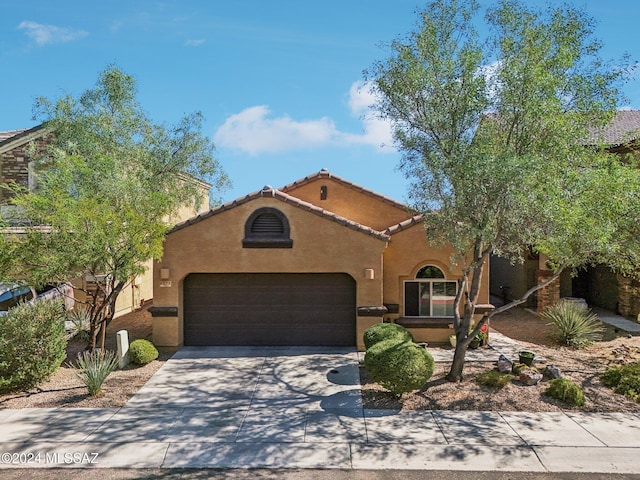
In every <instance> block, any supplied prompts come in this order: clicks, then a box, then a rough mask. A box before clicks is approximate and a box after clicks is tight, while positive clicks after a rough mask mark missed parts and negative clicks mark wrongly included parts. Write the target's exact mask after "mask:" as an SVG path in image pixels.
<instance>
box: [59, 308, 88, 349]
mask: <svg viewBox="0 0 640 480" xmlns="http://www.w3.org/2000/svg"><path fill="white" fill-rule="evenodd" d="M90 325H91V315H90V314H89V310H88V309H87V308H86V307H85V306H82V307H79V308H76V309H75V310H71V311H70V312H68V313H67V321H66V322H65V330H66V333H67V339H68V340H70V339H72V338H76V339H78V340H82V341H88V340H89V329H90Z"/></svg>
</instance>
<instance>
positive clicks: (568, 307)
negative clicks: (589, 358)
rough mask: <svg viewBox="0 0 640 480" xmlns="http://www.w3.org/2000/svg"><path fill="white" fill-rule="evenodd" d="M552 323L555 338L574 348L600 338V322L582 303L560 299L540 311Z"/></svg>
mask: <svg viewBox="0 0 640 480" xmlns="http://www.w3.org/2000/svg"><path fill="white" fill-rule="evenodd" d="M542 317H543V318H545V319H547V320H549V321H550V322H551V325H553V329H554V336H555V338H556V340H557V341H558V342H559V343H561V344H563V345H568V346H571V347H575V348H584V347H586V346H588V345H590V344H592V343H593V342H594V341H597V340H600V338H602V332H603V328H602V322H600V320H599V319H598V317H597V316H596V315H594V314H593V313H591V311H590V310H589V309H588V308H587V307H585V306H584V305H580V304H577V303H574V302H567V301H560V302H558V303H556V304H555V305H552V306H550V307H549V308H548V309H547V310H546V311H544V312H543V313H542Z"/></svg>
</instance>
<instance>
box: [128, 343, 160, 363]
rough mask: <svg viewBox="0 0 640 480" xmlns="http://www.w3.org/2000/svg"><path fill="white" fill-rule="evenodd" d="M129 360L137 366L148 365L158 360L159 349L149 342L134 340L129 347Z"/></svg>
mask: <svg viewBox="0 0 640 480" xmlns="http://www.w3.org/2000/svg"><path fill="white" fill-rule="evenodd" d="M129 358H130V359H131V361H132V362H133V363H135V364H137V365H146V364H147V363H149V362H151V361H152V360H155V359H156V358H158V349H157V348H156V347H155V346H154V345H153V343H151V342H150V341H149V340H144V339H138V340H134V341H133V342H131V345H129Z"/></svg>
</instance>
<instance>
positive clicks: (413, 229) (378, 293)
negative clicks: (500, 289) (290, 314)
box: [153, 171, 488, 348]
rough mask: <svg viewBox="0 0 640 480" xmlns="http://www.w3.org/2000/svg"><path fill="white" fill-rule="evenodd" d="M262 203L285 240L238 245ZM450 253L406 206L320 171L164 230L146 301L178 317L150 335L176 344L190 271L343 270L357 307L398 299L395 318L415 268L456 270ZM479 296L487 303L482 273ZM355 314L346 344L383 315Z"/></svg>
mask: <svg viewBox="0 0 640 480" xmlns="http://www.w3.org/2000/svg"><path fill="white" fill-rule="evenodd" d="M321 187H325V188H322V190H321ZM322 191H326V197H324V196H323V197H321V196H320V195H321V192H322ZM321 198H324V199H322V200H321ZM263 207H269V208H275V209H277V210H279V211H280V212H282V214H284V215H285V216H286V218H287V219H288V222H289V225H290V237H291V240H292V241H293V246H292V248H273V249H271V248H243V245H242V240H243V237H244V236H245V224H246V223H247V219H248V218H249V217H250V216H251V214H252V213H253V212H255V211H256V210H257V209H259V208H263ZM411 219H413V220H411ZM407 221H409V223H406V222H407ZM402 222H405V224H403V223H402ZM398 225H400V226H398ZM451 253H452V252H451V249H450V248H442V247H435V246H433V245H431V244H429V243H428V242H427V239H426V235H425V232H424V229H423V227H422V222H420V221H419V219H417V217H413V213H412V212H410V211H409V209H408V208H407V207H406V206H405V205H403V204H401V203H397V202H394V201H393V200H390V199H387V198H385V197H382V196H380V195H377V194H375V193H373V192H370V191H368V190H366V189H363V188H362V187H358V186H356V185H353V184H351V183H349V182H347V181H344V180H342V179H340V178H338V177H334V176H333V175H331V174H329V173H328V172H324V171H322V172H320V173H319V174H316V175H314V176H310V177H307V178H305V179H303V180H301V181H299V182H295V183H293V184H290V185H287V186H286V187H284V188H283V189H281V190H280V191H278V190H263V191H262V192H256V193H254V194H250V195H249V196H247V197H244V198H242V199H239V200H237V201H236V202H231V203H230V204H226V205H223V206H222V207H218V208H217V209H213V210H211V211H210V212H208V213H207V214H205V215H202V216H201V217H199V218H194V219H191V220H189V221H188V222H186V223H185V224H182V225H178V226H177V227H176V228H175V229H174V230H173V231H172V232H170V233H169V234H168V235H167V238H166V241H165V245H164V256H163V258H162V260H160V261H159V262H157V264H156V265H155V268H154V308H156V309H158V310H162V309H164V311H166V312H172V311H173V312H177V315H176V314H175V313H163V314H158V315H156V316H154V319H153V340H154V343H156V344H157V345H164V346H177V345H181V344H182V343H183V338H184V331H183V326H184V318H183V312H184V305H183V299H182V294H183V282H184V280H185V278H186V277H187V276H188V275H189V274H191V273H346V274H348V275H350V276H351V277H352V278H353V279H354V280H355V282H356V297H357V298H356V302H357V306H358V307H382V305H383V304H398V305H399V312H400V313H398V314H387V315H385V318H386V319H389V320H393V319H395V318H397V317H399V316H401V315H402V312H403V291H404V290H403V282H404V281H405V280H409V279H413V278H415V275H416V273H417V271H418V270H419V269H420V268H421V267H423V266H425V265H435V266H438V267H439V268H440V269H441V270H442V271H443V272H444V273H445V275H446V278H447V280H456V279H457V278H458V277H459V275H460V272H459V271H458V270H456V269H454V268H451V267H450V266H449V259H450V257H451ZM161 272H163V273H164V277H165V278H161ZM485 277H486V279H485V280H488V272H486V273H485ZM481 303H488V281H485V282H484V284H483V289H482V293H481ZM172 309H173V310H172ZM358 312H361V310H358ZM354 316H355V317H356V338H354V340H353V343H354V345H357V346H358V347H359V348H364V345H363V344H362V335H363V333H364V331H365V330H366V329H367V328H368V327H370V326H371V325H372V324H374V323H376V322H380V321H382V320H383V317H382V313H380V314H379V315H378V316H365V315H364V314H363V315H358V314H357V313H356V312H354ZM412 333H413V334H414V336H415V337H416V340H417V341H430V342H434V341H438V342H444V341H447V340H448V336H449V334H450V333H451V331H450V329H448V327H446V326H445V327H444V328H440V329H433V328H429V329H412Z"/></svg>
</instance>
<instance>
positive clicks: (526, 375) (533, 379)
mask: <svg viewBox="0 0 640 480" xmlns="http://www.w3.org/2000/svg"><path fill="white" fill-rule="evenodd" d="M540 380H542V374H541V373H538V372H536V371H535V370H531V369H528V368H527V369H524V370H522V371H521V372H520V381H521V382H522V383H523V384H524V385H527V386H531V385H537V384H538V383H539V382H540Z"/></svg>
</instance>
